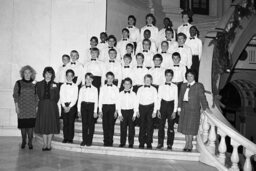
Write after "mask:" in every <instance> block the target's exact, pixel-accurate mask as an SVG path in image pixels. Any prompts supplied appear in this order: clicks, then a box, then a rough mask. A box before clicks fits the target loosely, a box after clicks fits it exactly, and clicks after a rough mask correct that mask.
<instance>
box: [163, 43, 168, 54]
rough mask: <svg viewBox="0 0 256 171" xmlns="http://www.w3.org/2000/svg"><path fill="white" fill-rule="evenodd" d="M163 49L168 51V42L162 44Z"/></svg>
mask: <svg viewBox="0 0 256 171" xmlns="http://www.w3.org/2000/svg"><path fill="white" fill-rule="evenodd" d="M161 49H162V51H163V52H167V50H168V43H162V44H161Z"/></svg>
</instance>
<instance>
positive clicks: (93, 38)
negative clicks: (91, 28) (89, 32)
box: [90, 36, 99, 44]
mask: <svg viewBox="0 0 256 171" xmlns="http://www.w3.org/2000/svg"><path fill="white" fill-rule="evenodd" d="M92 40H95V41H96V42H97V44H98V43H99V40H98V38H97V37H96V36H92V37H91V39H90V41H92Z"/></svg>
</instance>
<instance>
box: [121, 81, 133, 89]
mask: <svg viewBox="0 0 256 171" xmlns="http://www.w3.org/2000/svg"><path fill="white" fill-rule="evenodd" d="M123 86H124V89H125V90H130V89H131V87H132V84H131V83H130V81H125V82H124V84H123Z"/></svg>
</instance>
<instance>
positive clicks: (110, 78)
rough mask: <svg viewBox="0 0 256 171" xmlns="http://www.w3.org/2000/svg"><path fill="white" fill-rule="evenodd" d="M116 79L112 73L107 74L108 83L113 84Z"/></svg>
mask: <svg viewBox="0 0 256 171" xmlns="http://www.w3.org/2000/svg"><path fill="white" fill-rule="evenodd" d="M113 81H114V77H113V76H112V75H108V76H107V84H112V83H113Z"/></svg>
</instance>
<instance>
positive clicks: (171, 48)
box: [158, 39, 179, 54]
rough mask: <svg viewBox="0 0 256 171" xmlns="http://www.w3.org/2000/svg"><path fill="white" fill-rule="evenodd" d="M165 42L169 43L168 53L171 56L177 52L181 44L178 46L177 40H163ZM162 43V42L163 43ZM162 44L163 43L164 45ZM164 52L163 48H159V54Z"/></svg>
mask: <svg viewBox="0 0 256 171" xmlns="http://www.w3.org/2000/svg"><path fill="white" fill-rule="evenodd" d="M163 41H167V42H168V53H170V54H173V52H175V50H176V49H177V48H178V46H179V44H178V42H176V41H175V40H173V41H170V40H166V39H165V40H163ZM163 41H162V42H163ZM162 42H161V43H162ZM161 52H162V48H161V46H159V48H158V53H161Z"/></svg>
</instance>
